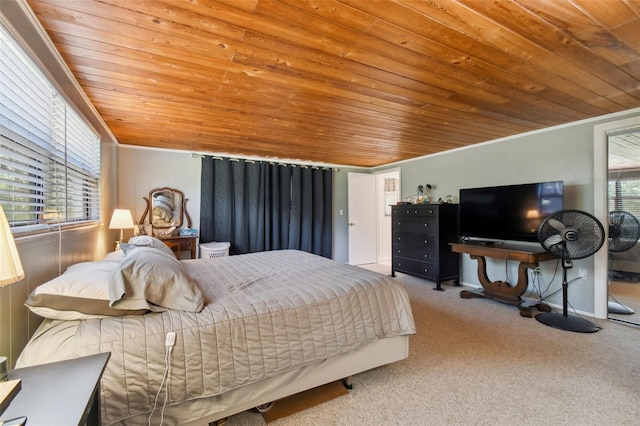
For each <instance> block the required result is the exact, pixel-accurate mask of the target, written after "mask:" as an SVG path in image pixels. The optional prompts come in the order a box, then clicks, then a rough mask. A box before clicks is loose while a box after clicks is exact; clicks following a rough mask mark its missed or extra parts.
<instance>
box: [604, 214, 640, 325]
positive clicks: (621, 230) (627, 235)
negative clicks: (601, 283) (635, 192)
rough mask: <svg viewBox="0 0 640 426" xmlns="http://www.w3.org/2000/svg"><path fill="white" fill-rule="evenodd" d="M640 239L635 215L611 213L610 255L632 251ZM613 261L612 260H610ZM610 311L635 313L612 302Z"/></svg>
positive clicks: (609, 307) (609, 306) (639, 224)
mask: <svg viewBox="0 0 640 426" xmlns="http://www.w3.org/2000/svg"><path fill="white" fill-rule="evenodd" d="M638 238H640V223H638V219H636V217H635V216H634V215H632V214H631V213H629V212H626V211H623V210H615V211H612V212H609V253H622V252H624V251H627V250H630V249H632V248H633V247H635V245H636V244H637V242H638ZM610 260H611V259H610ZM607 306H608V311H609V313H612V314H626V315H631V314H633V313H634V312H635V311H634V310H633V309H631V308H630V307H628V306H625V305H623V304H621V303H618V302H615V301H612V300H610V301H609V303H608V305H607Z"/></svg>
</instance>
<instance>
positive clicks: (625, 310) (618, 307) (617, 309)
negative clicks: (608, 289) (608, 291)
mask: <svg viewBox="0 0 640 426" xmlns="http://www.w3.org/2000/svg"><path fill="white" fill-rule="evenodd" d="M608 308H609V309H608V310H609V313H610V314H621V315H631V314H634V313H635V311H634V310H633V309H631V308H630V307H628V306H625V305H623V304H622V303H618V302H612V301H609V304H608Z"/></svg>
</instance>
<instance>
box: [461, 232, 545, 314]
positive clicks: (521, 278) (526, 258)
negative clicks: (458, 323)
mask: <svg viewBox="0 0 640 426" xmlns="http://www.w3.org/2000/svg"><path fill="white" fill-rule="evenodd" d="M450 245H451V251H453V252H455V253H466V254H469V255H470V256H471V259H476V260H477V261H478V279H479V280H480V284H482V289H479V290H462V291H461V292H460V297H462V298H463V299H470V298H472V297H485V298H488V299H492V300H496V301H498V302H502V303H507V304H509V305H513V306H517V307H518V309H520V315H521V316H523V317H528V318H531V317H532V312H531V309H532V308H533V307H535V308H537V309H538V310H541V311H547V312H548V311H550V308H549V307H548V306H547V305H545V304H540V303H538V304H530V303H528V302H525V301H524V300H522V298H521V297H522V295H523V294H524V293H525V292H526V291H527V287H528V286H529V276H528V275H527V269H533V268H536V267H537V266H538V262H542V261H545V260H553V259H557V257H556V256H554V255H553V254H552V253H549V252H548V251H546V250H544V249H543V248H542V247H535V246H528V245H524V244H505V243H499V244H495V245H482V244H477V243H473V242H471V243H468V244H459V243H451V244H450ZM485 257H491V258H494V259H507V260H516V261H519V262H520V264H519V265H518V281H517V283H516V285H515V286H512V285H511V284H509V283H507V282H504V281H491V280H489V277H488V276H487V263H486V260H485Z"/></svg>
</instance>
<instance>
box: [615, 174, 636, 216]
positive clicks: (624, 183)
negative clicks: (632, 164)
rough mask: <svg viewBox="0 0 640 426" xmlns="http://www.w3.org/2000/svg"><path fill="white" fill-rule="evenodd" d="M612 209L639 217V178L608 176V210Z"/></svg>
mask: <svg viewBox="0 0 640 426" xmlns="http://www.w3.org/2000/svg"><path fill="white" fill-rule="evenodd" d="M614 210H624V211H626V212H629V213H631V214H633V215H634V216H635V217H640V178H637V177H635V178H633V177H632V178H622V177H617V178H616V179H611V178H609V211H614Z"/></svg>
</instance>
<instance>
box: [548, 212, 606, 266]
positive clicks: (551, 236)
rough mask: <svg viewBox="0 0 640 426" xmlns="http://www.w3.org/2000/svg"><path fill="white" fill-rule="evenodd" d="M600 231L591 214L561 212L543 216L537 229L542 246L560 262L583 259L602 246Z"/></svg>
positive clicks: (602, 233) (601, 232)
mask: <svg viewBox="0 0 640 426" xmlns="http://www.w3.org/2000/svg"><path fill="white" fill-rule="evenodd" d="M604 235H605V233H604V228H603V226H602V224H601V223H600V222H599V221H598V220H597V219H596V218H595V217H594V216H593V215H591V214H589V213H587V212H583V211H580V210H561V211H559V212H556V213H552V214H551V215H549V216H547V217H546V218H545V219H544V220H543V221H542V223H541V224H540V226H539V228H538V241H539V242H540V244H541V245H542V247H543V248H544V249H545V250H547V251H548V252H550V253H553V254H554V255H555V256H557V257H560V258H562V259H583V258H586V257H589V256H591V255H592V254H594V253H595V252H597V251H598V250H599V249H600V247H602V244H603V243H604Z"/></svg>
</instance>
